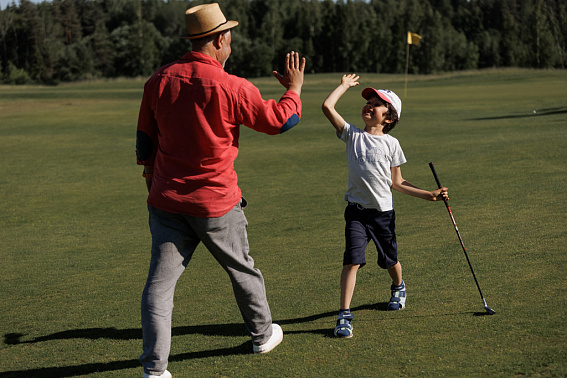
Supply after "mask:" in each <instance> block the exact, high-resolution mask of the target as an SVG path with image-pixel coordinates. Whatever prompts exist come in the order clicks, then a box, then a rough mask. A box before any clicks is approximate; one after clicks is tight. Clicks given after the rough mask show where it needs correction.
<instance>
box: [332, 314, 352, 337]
mask: <svg viewBox="0 0 567 378" xmlns="http://www.w3.org/2000/svg"><path fill="white" fill-rule="evenodd" d="M352 318H353V317H352V313H350V312H341V313H339V316H337V326H336V327H335V336H336V337H343V338H350V337H352Z"/></svg>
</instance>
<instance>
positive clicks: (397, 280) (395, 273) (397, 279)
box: [388, 261, 403, 286]
mask: <svg viewBox="0 0 567 378" xmlns="http://www.w3.org/2000/svg"><path fill="white" fill-rule="evenodd" d="M388 273H389V274H390V277H392V283H393V284H394V285H396V286H399V285H401V284H402V282H403V279H402V264H400V262H399V261H398V262H397V263H396V265H394V266H393V267H391V268H388Z"/></svg>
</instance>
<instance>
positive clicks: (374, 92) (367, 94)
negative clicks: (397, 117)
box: [361, 88, 392, 104]
mask: <svg viewBox="0 0 567 378" xmlns="http://www.w3.org/2000/svg"><path fill="white" fill-rule="evenodd" d="M361 94H362V97H363V98H364V99H365V100H368V99H369V98H370V96H372V95H374V96H378V97H380V98H381V99H382V100H384V101H386V102H387V103H389V104H391V103H392V101H391V100H390V99H389V98H388V97H387V96H386V95H384V94H383V93H380V92H378V91H377V90H376V89H374V88H365V89H364V90H363V91H362V93H361Z"/></svg>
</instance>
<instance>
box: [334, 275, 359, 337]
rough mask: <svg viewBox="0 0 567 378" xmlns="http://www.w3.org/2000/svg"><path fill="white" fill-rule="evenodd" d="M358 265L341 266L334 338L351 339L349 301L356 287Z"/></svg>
mask: <svg viewBox="0 0 567 378" xmlns="http://www.w3.org/2000/svg"><path fill="white" fill-rule="evenodd" d="M358 268H360V264H348V265H344V266H343V270H342V272H341V309H340V311H339V315H338V316H337V324H336V326H335V332H334V333H335V336H336V337H347V338H348V337H352V314H351V312H350V301H351V300H352V296H353V293H354V286H355V285H356V273H357V272H358Z"/></svg>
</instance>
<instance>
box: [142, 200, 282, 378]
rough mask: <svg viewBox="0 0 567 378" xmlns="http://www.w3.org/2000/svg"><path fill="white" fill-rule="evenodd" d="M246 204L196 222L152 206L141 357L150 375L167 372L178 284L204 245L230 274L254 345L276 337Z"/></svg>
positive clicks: (190, 218) (143, 300)
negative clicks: (249, 230)
mask: <svg viewBox="0 0 567 378" xmlns="http://www.w3.org/2000/svg"><path fill="white" fill-rule="evenodd" d="M243 201H244V200H242V201H241V203H239V204H237V205H236V206H235V207H234V208H233V209H232V210H230V211H229V212H228V213H227V214H225V215H223V216H222V217H219V218H196V217H191V216H188V215H184V214H174V213H169V212H166V211H162V210H159V209H156V208H154V207H151V206H148V210H149V214H150V215H149V223H150V231H151V233H152V257H151V261H150V269H149V273H148V279H147V282H146V286H145V288H144V292H143V294H142V331H143V335H144V343H143V354H142V356H141V357H140V361H141V362H142V365H143V366H144V370H145V372H146V373H150V374H152V373H153V374H156V375H159V374H161V373H162V372H163V371H165V370H166V368H167V360H168V357H169V352H170V346H171V314H172V312H173V294H174V290H175V285H176V283H177V280H178V279H179V277H180V276H181V274H182V273H183V271H184V270H185V268H186V267H187V264H189V261H190V260H191V257H192V256H193V252H194V251H195V248H197V245H198V244H199V243H200V242H203V244H204V245H205V246H206V247H207V249H208V250H209V251H210V253H211V254H212V255H213V256H214V258H215V259H216V260H217V261H218V262H219V264H220V265H221V266H222V267H223V268H224V270H225V271H226V272H227V273H228V275H229V277H230V280H231V282H232V288H233V291H234V296H235V298H236V303H237V304H238V307H239V309H240V312H241V314H242V317H243V319H244V324H245V325H246V328H247V329H248V331H249V332H250V335H251V336H252V341H253V342H254V343H256V344H263V343H265V342H266V341H268V339H269V338H270V337H271V336H272V327H271V325H272V316H271V313H270V308H269V306H268V301H267V299H266V290H265V287H264V278H263V277H262V273H261V272H260V271H259V270H258V269H255V268H254V260H253V259H252V257H250V256H249V255H248V252H249V246H248V236H247V233H246V227H247V226H248V222H247V221H246V217H245V216H244V211H243V205H242V202H243Z"/></svg>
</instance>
